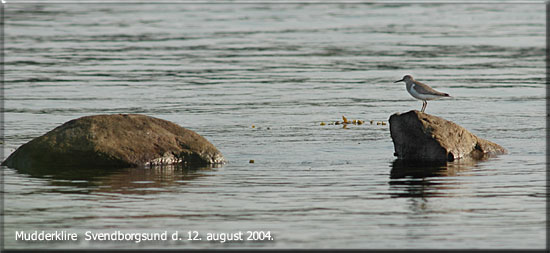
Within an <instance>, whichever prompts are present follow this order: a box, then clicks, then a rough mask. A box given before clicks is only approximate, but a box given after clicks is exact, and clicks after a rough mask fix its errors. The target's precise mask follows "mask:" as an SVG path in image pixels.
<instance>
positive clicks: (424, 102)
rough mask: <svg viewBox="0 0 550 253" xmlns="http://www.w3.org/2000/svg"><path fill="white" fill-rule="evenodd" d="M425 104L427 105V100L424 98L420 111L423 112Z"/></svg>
mask: <svg viewBox="0 0 550 253" xmlns="http://www.w3.org/2000/svg"><path fill="white" fill-rule="evenodd" d="M427 105H428V102H426V100H424V101H423V102H422V110H421V112H424V110H426V106H427Z"/></svg>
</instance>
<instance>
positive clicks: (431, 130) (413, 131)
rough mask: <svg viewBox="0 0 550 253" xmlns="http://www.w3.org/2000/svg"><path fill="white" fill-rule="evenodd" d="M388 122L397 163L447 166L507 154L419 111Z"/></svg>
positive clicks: (398, 115)
mask: <svg viewBox="0 0 550 253" xmlns="http://www.w3.org/2000/svg"><path fill="white" fill-rule="evenodd" d="M389 122H390V132H391V137H392V139H393V144H394V148H395V153H394V155H395V156H397V158H398V159H403V160H414V161H433V162H446V161H453V160H455V159H461V158H473V159H481V158H484V157H487V156H493V155H499V154H505V153H506V152H507V151H506V149H504V148H503V147H501V146H499V145H498V144H495V143H493V142H490V141H487V140H484V139H482V138H479V137H477V136H475V135H474V134H472V133H470V132H469V131H468V130H466V129H465V128H463V127H461V126H459V125H457V124H455V123H453V122H451V121H448V120H445V119H442V118H440V117H436V116H433V115H430V114H426V113H423V112H419V111H417V110H412V111H409V112H407V113H403V114H399V113H396V114H393V115H392V116H391V117H390V119H389Z"/></svg>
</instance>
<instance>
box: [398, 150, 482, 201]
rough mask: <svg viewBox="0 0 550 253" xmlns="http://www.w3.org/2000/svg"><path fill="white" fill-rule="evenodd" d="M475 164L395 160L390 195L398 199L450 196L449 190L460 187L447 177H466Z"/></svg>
mask: <svg viewBox="0 0 550 253" xmlns="http://www.w3.org/2000/svg"><path fill="white" fill-rule="evenodd" d="M475 164H476V162H475V161H474V160H465V159H463V160H460V161H455V162H447V163H439V164H434V163H421V162H415V163H413V162H406V161H403V160H400V159H398V160H395V161H394V162H393V163H392V165H391V167H392V169H391V171H390V182H389V184H390V192H391V193H390V194H391V196H392V197H396V198H400V197H408V198H426V197H445V196H449V195H450V194H449V193H448V190H450V189H457V188H459V187H460V185H459V184H458V183H457V182H456V180H454V179H450V178H445V177H455V176H465V175H467V174H465V173H466V172H468V171H470V170H471V168H472V167H474V166H475Z"/></svg>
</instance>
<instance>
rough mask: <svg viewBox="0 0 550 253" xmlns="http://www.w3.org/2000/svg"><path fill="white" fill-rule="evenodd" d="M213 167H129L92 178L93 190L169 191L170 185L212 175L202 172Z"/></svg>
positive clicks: (145, 192) (117, 191)
mask: <svg viewBox="0 0 550 253" xmlns="http://www.w3.org/2000/svg"><path fill="white" fill-rule="evenodd" d="M218 167H219V166H218ZM213 168H214V167H213V166H209V167H202V168H195V169H189V168H183V167H181V166H163V167H154V168H150V169H140V168H129V169H125V170H123V171H121V172H118V173H113V174H111V175H107V176H102V177H98V178H96V179H94V181H93V182H94V184H95V185H97V186H98V188H96V189H94V190H93V191H94V192H112V193H121V194H151V193H158V192H169V191H172V189H171V186H179V185H184V184H187V183H188V182H189V181H191V180H194V179H196V178H199V177H205V176H212V175H208V174H206V173H204V172H205V171H211V170H212V169H213Z"/></svg>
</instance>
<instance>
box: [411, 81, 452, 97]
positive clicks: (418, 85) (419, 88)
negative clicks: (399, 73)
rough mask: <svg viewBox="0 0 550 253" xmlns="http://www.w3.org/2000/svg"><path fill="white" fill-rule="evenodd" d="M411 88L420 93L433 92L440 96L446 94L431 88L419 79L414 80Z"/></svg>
mask: <svg viewBox="0 0 550 253" xmlns="http://www.w3.org/2000/svg"><path fill="white" fill-rule="evenodd" d="M413 88H414V89H415V90H416V91H417V92H418V93H421V94H434V95H440V96H448V94H447V93H443V92H439V91H436V90H434V89H432V87H430V86H428V85H426V84H423V83H421V82H419V81H416V83H415V85H414V86H413Z"/></svg>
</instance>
